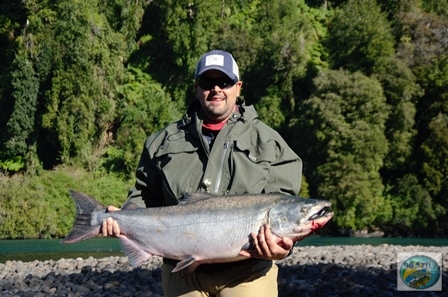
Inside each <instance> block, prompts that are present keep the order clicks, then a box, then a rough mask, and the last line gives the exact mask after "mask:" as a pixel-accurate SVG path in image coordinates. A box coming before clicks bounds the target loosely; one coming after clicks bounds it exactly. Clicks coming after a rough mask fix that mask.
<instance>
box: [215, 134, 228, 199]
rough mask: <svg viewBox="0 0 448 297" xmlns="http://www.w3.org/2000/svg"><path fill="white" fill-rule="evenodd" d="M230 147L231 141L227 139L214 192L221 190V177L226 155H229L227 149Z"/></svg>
mask: <svg viewBox="0 0 448 297" xmlns="http://www.w3.org/2000/svg"><path fill="white" fill-rule="evenodd" d="M229 148H230V142H229V141H226V142H225V143H224V149H223V151H222V155H221V162H220V163H219V170H218V174H217V176H216V182H215V188H214V192H215V193H218V191H219V186H220V185H221V178H222V171H223V167H224V160H225V157H226V155H227V150H228V149H229Z"/></svg>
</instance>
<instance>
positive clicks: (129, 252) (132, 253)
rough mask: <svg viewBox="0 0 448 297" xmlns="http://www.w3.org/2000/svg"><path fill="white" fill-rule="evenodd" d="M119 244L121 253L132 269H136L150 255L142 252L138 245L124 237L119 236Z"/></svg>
mask: <svg viewBox="0 0 448 297" xmlns="http://www.w3.org/2000/svg"><path fill="white" fill-rule="evenodd" d="M119 239H120V244H121V248H122V249H123V252H124V253H125V254H126V256H128V258H129V262H130V263H131V265H132V267H134V268H135V267H137V266H139V265H140V264H142V263H143V262H145V261H146V260H148V259H149V258H150V257H151V256H152V255H151V254H149V253H147V252H146V251H144V250H143V249H142V248H140V247H139V246H138V245H136V244H135V243H134V242H133V241H132V240H130V239H129V238H127V237H126V236H125V235H120V237H119Z"/></svg>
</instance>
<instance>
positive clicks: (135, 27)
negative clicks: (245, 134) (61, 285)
mask: <svg viewBox="0 0 448 297" xmlns="http://www.w3.org/2000/svg"><path fill="white" fill-rule="evenodd" d="M217 48H219V49H223V50H227V51H229V52H231V53H232V54H233V55H234V57H235V59H236V60H237V62H238V64H239V67H240V72H241V76H242V80H243V82H244V85H243V89H242V97H244V98H245V100H246V101H247V102H248V103H250V104H254V105H255V107H256V108H257V110H258V113H259V116H260V118H261V119H262V120H263V121H264V122H266V123H267V124H269V125H271V126H272V127H274V128H275V129H276V130H277V131H279V132H280V133H281V134H282V135H283V136H284V138H285V139H286V140H287V142H288V143H289V144H290V145H291V147H292V148H293V149H294V150H295V151H296V152H297V153H298V154H299V156H300V157H301V158H302V160H303V162H304V177H305V180H306V182H305V184H304V185H303V188H304V189H305V191H304V192H302V193H300V194H301V195H306V196H311V197H315V198H323V199H328V200H330V201H332V202H333V205H334V209H335V216H334V219H333V224H332V228H331V227H330V228H329V230H331V231H332V232H334V233H337V232H341V231H343V230H382V231H385V232H386V234H388V235H401V236H408V235H412V236H446V235H447V231H446V230H448V194H447V193H448V0H376V1H375V0H335V1H330V0H329V1H326V0H308V1H306V0H278V1H272V0H238V1H236V0H228V1H222V0H220V1H218V0H207V1H205V0H204V1H182V0H171V1H168V0H152V1H151V0H150V1H126V0H89V1H74V0H57V1H56V0H27V1H3V2H2V3H1V4H0V59H1V62H0V172H1V173H0V176H1V177H2V178H3V179H8V182H9V183H12V182H14V181H17V180H20V179H17V176H33V175H34V176H36V175H42V174H43V172H49V171H53V170H57V169H58V168H61V167H64V166H71V167H74V168H83V169H84V170H87V171H88V172H91V173H94V174H103V175H104V174H106V175H107V174H111V175H114V176H115V177H116V176H119V177H120V178H122V179H124V180H126V179H130V178H132V175H133V172H134V170H135V168H136V166H137V161H138V158H139V155H140V152H141V149H142V145H143V142H144V140H145V139H146V137H147V136H148V135H150V134H151V133H153V132H155V131H157V130H158V129H160V128H161V127H163V126H165V125H166V124H168V123H170V122H173V121H174V120H176V119H178V118H179V117H180V116H181V115H182V114H183V112H184V111H185V108H186V106H187V105H188V104H189V102H191V101H192V100H194V99H195V98H194V89H193V84H194V80H193V73H194V68H195V64H196V62H197V60H198V58H199V57H200V56H201V55H202V54H203V53H204V52H206V51H208V50H211V49H217ZM0 184H1V185H2V187H5V189H6V187H8V183H7V182H2V183H0ZM5 193H7V191H6V190H1V191H0V214H2V215H3V216H4V218H5V217H6V218H7V217H8V216H9V217H10V218H11V217H13V216H14V214H11V213H9V214H8V212H7V211H6V210H5V209H14V208H8V207H6V205H8V203H10V202H8V201H12V200H13V199H14V198H11V196H10V194H8V195H6V194H5ZM124 196H125V193H123V197H124ZM11 199H12V200H11ZM18 199H27V198H26V197H21V198H18ZM48 205H51V203H50V204H48ZM2 207H3V211H2ZM4 222H5V219H3V221H2V219H0V237H2V236H3V237H8V236H9V237H13V236H12V235H11V234H9V233H8V232H6V231H5V230H3V231H2V223H3V224H4ZM36 228H47V229H48V228H49V227H48V226H47V227H36ZM40 232H41V231H39V232H38V233H39V234H40ZM59 235H60V232H56V231H55V232H49V233H48V234H47V235H46V236H59ZM15 236H16V235H15Z"/></svg>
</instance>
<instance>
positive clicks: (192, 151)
mask: <svg viewBox="0 0 448 297" xmlns="http://www.w3.org/2000/svg"><path fill="white" fill-rule="evenodd" d="M197 151H198V148H197V147H195V146H193V145H192V144H191V143H189V142H168V143H165V144H163V145H161V146H160V148H159V150H158V151H157V152H156V154H155V157H156V158H157V163H158V167H159V169H160V171H161V174H162V179H163V183H162V185H160V186H161V187H162V190H163V193H164V199H165V201H166V202H167V204H168V203H169V204H173V198H174V199H176V200H177V198H179V197H181V196H182V195H183V194H184V193H186V192H195V191H197V186H198V184H199V183H200V178H201V176H202V170H203V169H202V165H201V162H200V160H199V155H198V153H197Z"/></svg>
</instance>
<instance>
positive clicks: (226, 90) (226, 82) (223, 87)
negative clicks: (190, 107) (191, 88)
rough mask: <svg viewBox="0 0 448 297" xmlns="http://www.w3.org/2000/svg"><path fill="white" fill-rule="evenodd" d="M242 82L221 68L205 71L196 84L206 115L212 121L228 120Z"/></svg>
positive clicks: (197, 94) (197, 93)
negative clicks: (223, 71)
mask: <svg viewBox="0 0 448 297" xmlns="http://www.w3.org/2000/svg"><path fill="white" fill-rule="evenodd" d="M242 84H243V83H242V82H241V81H238V82H236V83H234V82H233V81H232V80H230V79H229V78H228V77H227V76H226V75H225V74H224V73H222V72H221V71H219V70H209V71H206V72H204V73H203V74H202V75H201V76H200V77H199V79H198V81H197V82H196V85H195V88H196V96H197V97H198V99H199V102H200V103H201V106H202V109H203V112H204V116H205V117H206V118H207V119H208V120H209V121H210V122H212V123H218V122H221V121H225V120H227V119H228V118H229V117H230V115H231V114H232V112H233V111H234V108H235V104H236V99H237V97H238V96H239V95H240V90H241V85H242Z"/></svg>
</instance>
